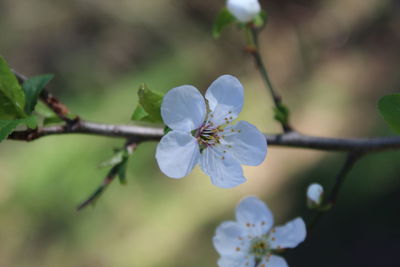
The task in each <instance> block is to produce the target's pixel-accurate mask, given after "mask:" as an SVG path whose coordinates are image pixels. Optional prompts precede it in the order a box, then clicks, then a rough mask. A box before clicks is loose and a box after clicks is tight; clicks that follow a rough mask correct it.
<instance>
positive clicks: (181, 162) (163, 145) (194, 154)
mask: <svg viewBox="0 0 400 267" xmlns="http://www.w3.org/2000/svg"><path fill="white" fill-rule="evenodd" d="M199 157H200V151H199V145H198V144H197V140H196V138H194V137H193V136H191V135H190V134H187V133H182V132H177V131H171V132H169V133H168V134H167V135H165V136H164V137H163V138H161V141H160V143H159V144H158V145H157V151H156V159H157V163H158V166H159V167H160V169H161V171H162V172H163V173H164V174H165V175H167V176H169V177H171V178H182V177H184V176H186V175H187V174H189V173H190V172H191V171H192V169H193V167H194V166H195V165H196V163H197V162H198V161H199Z"/></svg>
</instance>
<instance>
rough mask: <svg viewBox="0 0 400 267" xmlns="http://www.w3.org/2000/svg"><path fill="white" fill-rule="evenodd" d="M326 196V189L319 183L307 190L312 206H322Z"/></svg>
mask: <svg viewBox="0 0 400 267" xmlns="http://www.w3.org/2000/svg"><path fill="white" fill-rule="evenodd" d="M323 194H324V188H323V187H322V186H321V185H320V184H317V183H314V184H311V185H310V186H309V187H308V188H307V199H308V200H309V201H310V202H311V203H310V204H314V205H317V206H318V205H320V204H321V202H322V198H323Z"/></svg>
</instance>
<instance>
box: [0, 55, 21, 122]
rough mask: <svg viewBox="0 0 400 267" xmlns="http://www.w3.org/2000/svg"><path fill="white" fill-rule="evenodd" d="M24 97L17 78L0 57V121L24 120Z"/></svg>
mask: <svg viewBox="0 0 400 267" xmlns="http://www.w3.org/2000/svg"><path fill="white" fill-rule="evenodd" d="M24 106H25V95H24V92H23V91H22V88H21V86H20V85H19V83H18V80H17V78H16V77H15V75H14V74H13V73H12V71H11V69H10V67H9V66H8V64H7V62H6V61H5V60H4V58H3V57H1V56H0V119H2V120H10V119H20V118H25V117H26V114H25V112H24Z"/></svg>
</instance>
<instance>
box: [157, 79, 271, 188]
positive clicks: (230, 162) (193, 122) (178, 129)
mask: <svg viewBox="0 0 400 267" xmlns="http://www.w3.org/2000/svg"><path fill="white" fill-rule="evenodd" d="M242 106H243V86H242V84H241V83H240V82H239V80H238V79H237V78H235V77H233V76H231V75H223V76H220V77H219V78H218V79H217V80H215V81H214V82H213V83H212V84H211V85H210V87H209V88H208V90H207V92H206V94H205V99H204V97H203V96H202V95H201V93H200V92H199V91H198V90H197V89H196V88H195V87H193V86H191V85H183V86H180V87H176V88H173V89H171V90H170V91H169V92H168V93H167V94H166V95H165V96H164V99H163V102H162V104H161V116H162V118H163V120H164V122H165V124H166V125H167V126H168V127H169V128H171V129H172V131H170V132H169V133H167V134H166V135H165V136H164V137H163V138H162V139H161V141H160V143H159V144H158V146H157V151H156V159H157V162H158V165H159V167H160V169H161V171H162V172H163V173H164V174H165V175H167V176H169V177H171V178H182V177H184V176H186V175H188V174H189V173H190V172H191V171H192V169H193V168H194V166H195V165H196V164H197V163H199V164H200V167H201V169H202V170H203V171H204V172H205V173H206V174H207V175H209V176H210V177H211V181H212V183H213V184H214V185H216V186H219V187H223V188H230V187H234V186H237V185H239V184H241V183H243V182H245V181H246V179H245V178H244V176H243V171H242V167H241V164H245V165H252V166H256V165H259V164H261V163H262V162H263V161H264V158H265V156H266V153H267V142H266V139H265V136H264V135H263V134H262V133H261V132H260V131H259V130H258V129H257V128H256V127H255V126H254V125H252V124H250V123H248V122H246V121H239V122H238V123H237V124H235V125H233V124H232V121H233V120H235V119H236V118H237V117H238V115H239V113H240V111H241V110H242Z"/></svg>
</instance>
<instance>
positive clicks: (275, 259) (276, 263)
mask: <svg viewBox="0 0 400 267" xmlns="http://www.w3.org/2000/svg"><path fill="white" fill-rule="evenodd" d="M257 267H288V264H287V262H286V260H285V259H284V258H282V257H279V256H275V255H271V256H269V257H266V258H263V260H262V261H261V262H260V263H259V264H258V265H257Z"/></svg>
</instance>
